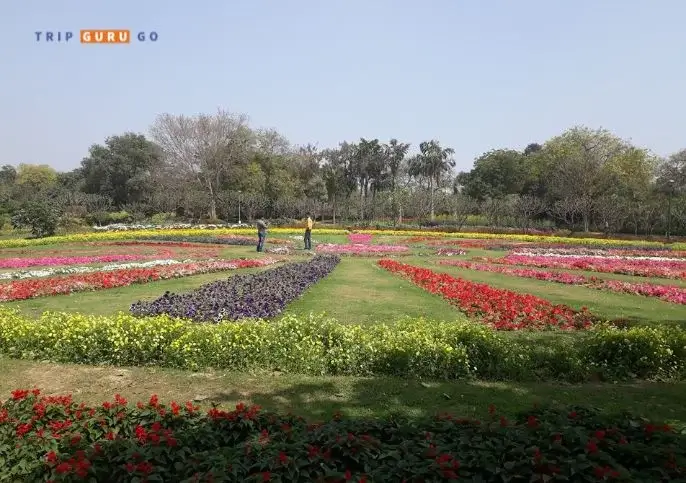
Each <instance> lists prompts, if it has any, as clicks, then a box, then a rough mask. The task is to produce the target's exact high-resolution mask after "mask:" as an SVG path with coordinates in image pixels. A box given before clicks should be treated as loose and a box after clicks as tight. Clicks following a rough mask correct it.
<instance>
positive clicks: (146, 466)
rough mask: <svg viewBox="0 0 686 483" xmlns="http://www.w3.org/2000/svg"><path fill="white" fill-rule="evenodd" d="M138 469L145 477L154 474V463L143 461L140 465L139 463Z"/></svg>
mask: <svg viewBox="0 0 686 483" xmlns="http://www.w3.org/2000/svg"><path fill="white" fill-rule="evenodd" d="M136 469H137V470H138V471H140V472H141V473H143V474H144V475H147V474H150V473H152V470H153V466H152V463H150V462H148V461H141V462H140V463H138V466H136Z"/></svg>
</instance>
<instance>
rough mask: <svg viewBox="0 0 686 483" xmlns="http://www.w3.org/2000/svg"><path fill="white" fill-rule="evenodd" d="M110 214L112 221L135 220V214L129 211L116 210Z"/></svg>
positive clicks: (128, 221)
mask: <svg viewBox="0 0 686 483" xmlns="http://www.w3.org/2000/svg"><path fill="white" fill-rule="evenodd" d="M109 215H110V216H109V222H110V223H131V222H132V221H133V215H131V214H130V213H129V212H128V211H123V210H122V211H115V212H113V213H110V214H109Z"/></svg>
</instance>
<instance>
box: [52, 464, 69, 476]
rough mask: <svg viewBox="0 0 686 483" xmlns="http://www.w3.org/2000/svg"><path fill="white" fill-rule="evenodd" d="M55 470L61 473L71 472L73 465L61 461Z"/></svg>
mask: <svg viewBox="0 0 686 483" xmlns="http://www.w3.org/2000/svg"><path fill="white" fill-rule="evenodd" d="M55 471H56V472H57V473H58V474H60V475H63V474H66V473H69V472H70V471H71V465H70V464H69V463H67V462H63V463H60V464H58V465H57V467H56V468H55Z"/></svg>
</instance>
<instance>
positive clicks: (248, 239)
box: [148, 235, 291, 246]
mask: <svg viewBox="0 0 686 483" xmlns="http://www.w3.org/2000/svg"><path fill="white" fill-rule="evenodd" d="M148 239H149V240H164V241H166V240H170V241H173V240H179V241H183V240H185V241H187V242H192V243H196V244H203V243H209V244H215V245H237V246H253V245H257V236H248V235H220V236H181V235H158V236H150V237H148ZM268 243H270V244H273V245H289V244H291V242H290V241H289V240H282V239H279V238H271V237H270V238H268Z"/></svg>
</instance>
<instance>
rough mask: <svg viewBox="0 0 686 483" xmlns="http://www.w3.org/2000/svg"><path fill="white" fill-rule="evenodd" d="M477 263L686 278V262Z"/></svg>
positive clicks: (531, 259)
mask: <svg viewBox="0 0 686 483" xmlns="http://www.w3.org/2000/svg"><path fill="white" fill-rule="evenodd" d="M474 260H475V261H485V262H490V263H498V264H503V265H523V266H529V267H539V268H563V269H567V270H570V269H571V270H585V271H590V272H599V273H617V274H623V275H634V276H638V277H656V278H676V279H684V278H686V261H678V262H676V261H657V260H640V259H638V260H637V259H632V260H627V259H618V258H606V257H549V256H540V255H534V256H528V255H507V256H506V257H504V258H474Z"/></svg>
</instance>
